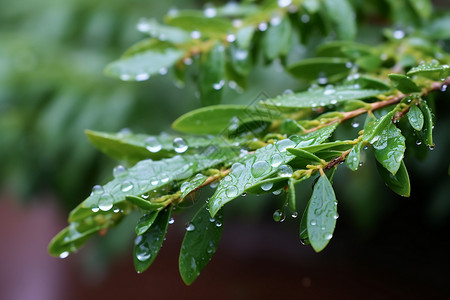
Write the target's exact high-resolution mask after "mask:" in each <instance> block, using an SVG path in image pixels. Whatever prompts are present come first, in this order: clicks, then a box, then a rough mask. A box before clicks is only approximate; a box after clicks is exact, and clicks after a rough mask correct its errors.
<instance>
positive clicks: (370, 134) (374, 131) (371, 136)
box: [363, 111, 395, 144]
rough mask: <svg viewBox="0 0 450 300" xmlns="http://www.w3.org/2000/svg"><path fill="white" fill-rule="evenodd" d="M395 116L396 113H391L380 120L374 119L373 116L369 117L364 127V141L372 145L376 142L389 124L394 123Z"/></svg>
mask: <svg viewBox="0 0 450 300" xmlns="http://www.w3.org/2000/svg"><path fill="white" fill-rule="evenodd" d="M394 114H395V111H391V112H389V113H387V114H386V115H384V116H382V117H381V118H380V119H378V120H377V119H375V118H374V117H372V116H373V115H368V116H367V120H366V124H365V126H364V134H363V141H364V142H368V143H370V144H372V142H376V141H377V140H378V139H379V135H380V134H381V133H382V131H383V130H384V128H386V127H387V126H388V124H389V123H392V117H393V116H394Z"/></svg>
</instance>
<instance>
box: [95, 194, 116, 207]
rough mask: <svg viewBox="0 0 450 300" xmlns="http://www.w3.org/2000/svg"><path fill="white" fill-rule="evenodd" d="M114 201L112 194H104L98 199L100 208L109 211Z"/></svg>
mask: <svg viewBox="0 0 450 300" xmlns="http://www.w3.org/2000/svg"><path fill="white" fill-rule="evenodd" d="M113 202H114V201H113V198H111V196H109V195H106V194H104V195H103V196H101V197H100V199H98V208H99V209H100V210H102V211H108V210H110V209H111V208H112V207H113Z"/></svg>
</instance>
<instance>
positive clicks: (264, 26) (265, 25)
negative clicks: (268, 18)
mask: <svg viewBox="0 0 450 300" xmlns="http://www.w3.org/2000/svg"><path fill="white" fill-rule="evenodd" d="M258 29H259V30H261V31H266V30H267V23H265V22H261V23H259V25H258Z"/></svg>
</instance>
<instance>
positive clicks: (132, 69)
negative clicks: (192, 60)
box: [105, 42, 185, 81]
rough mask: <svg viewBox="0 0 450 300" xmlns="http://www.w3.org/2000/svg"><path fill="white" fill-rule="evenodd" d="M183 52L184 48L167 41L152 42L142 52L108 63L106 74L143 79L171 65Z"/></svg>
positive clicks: (128, 78)
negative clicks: (171, 44)
mask: <svg viewBox="0 0 450 300" xmlns="http://www.w3.org/2000/svg"><path fill="white" fill-rule="evenodd" d="M184 54H185V51H184V50H181V49H177V48H174V47H172V46H170V45H168V44H167V43H165V42H164V43H163V42H161V43H154V42H153V43H152V44H150V45H148V47H147V49H146V50H145V51H142V52H138V53H134V54H131V53H130V52H129V53H126V56H124V57H123V58H121V59H119V60H116V61H114V62H112V63H110V64H109V65H108V66H107V67H106V69H105V72H106V74H108V75H110V76H113V77H118V78H120V79H122V80H132V81H133V80H134V81H143V80H147V79H149V78H150V76H151V75H153V74H159V73H160V72H161V71H162V70H166V69H167V68H170V67H171V66H173V65H174V64H175V63H176V62H177V61H178V60H179V59H181V58H182V57H183V55H184Z"/></svg>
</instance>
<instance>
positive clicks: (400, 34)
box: [392, 30, 405, 40]
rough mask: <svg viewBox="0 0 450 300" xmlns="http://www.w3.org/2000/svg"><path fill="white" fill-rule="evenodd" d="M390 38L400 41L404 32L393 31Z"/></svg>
mask: <svg viewBox="0 0 450 300" xmlns="http://www.w3.org/2000/svg"><path fill="white" fill-rule="evenodd" d="M392 36H393V37H394V39H397V40H401V39H402V38H404V37H405V32H404V31H403V30H395V31H394V32H393V33H392Z"/></svg>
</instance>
